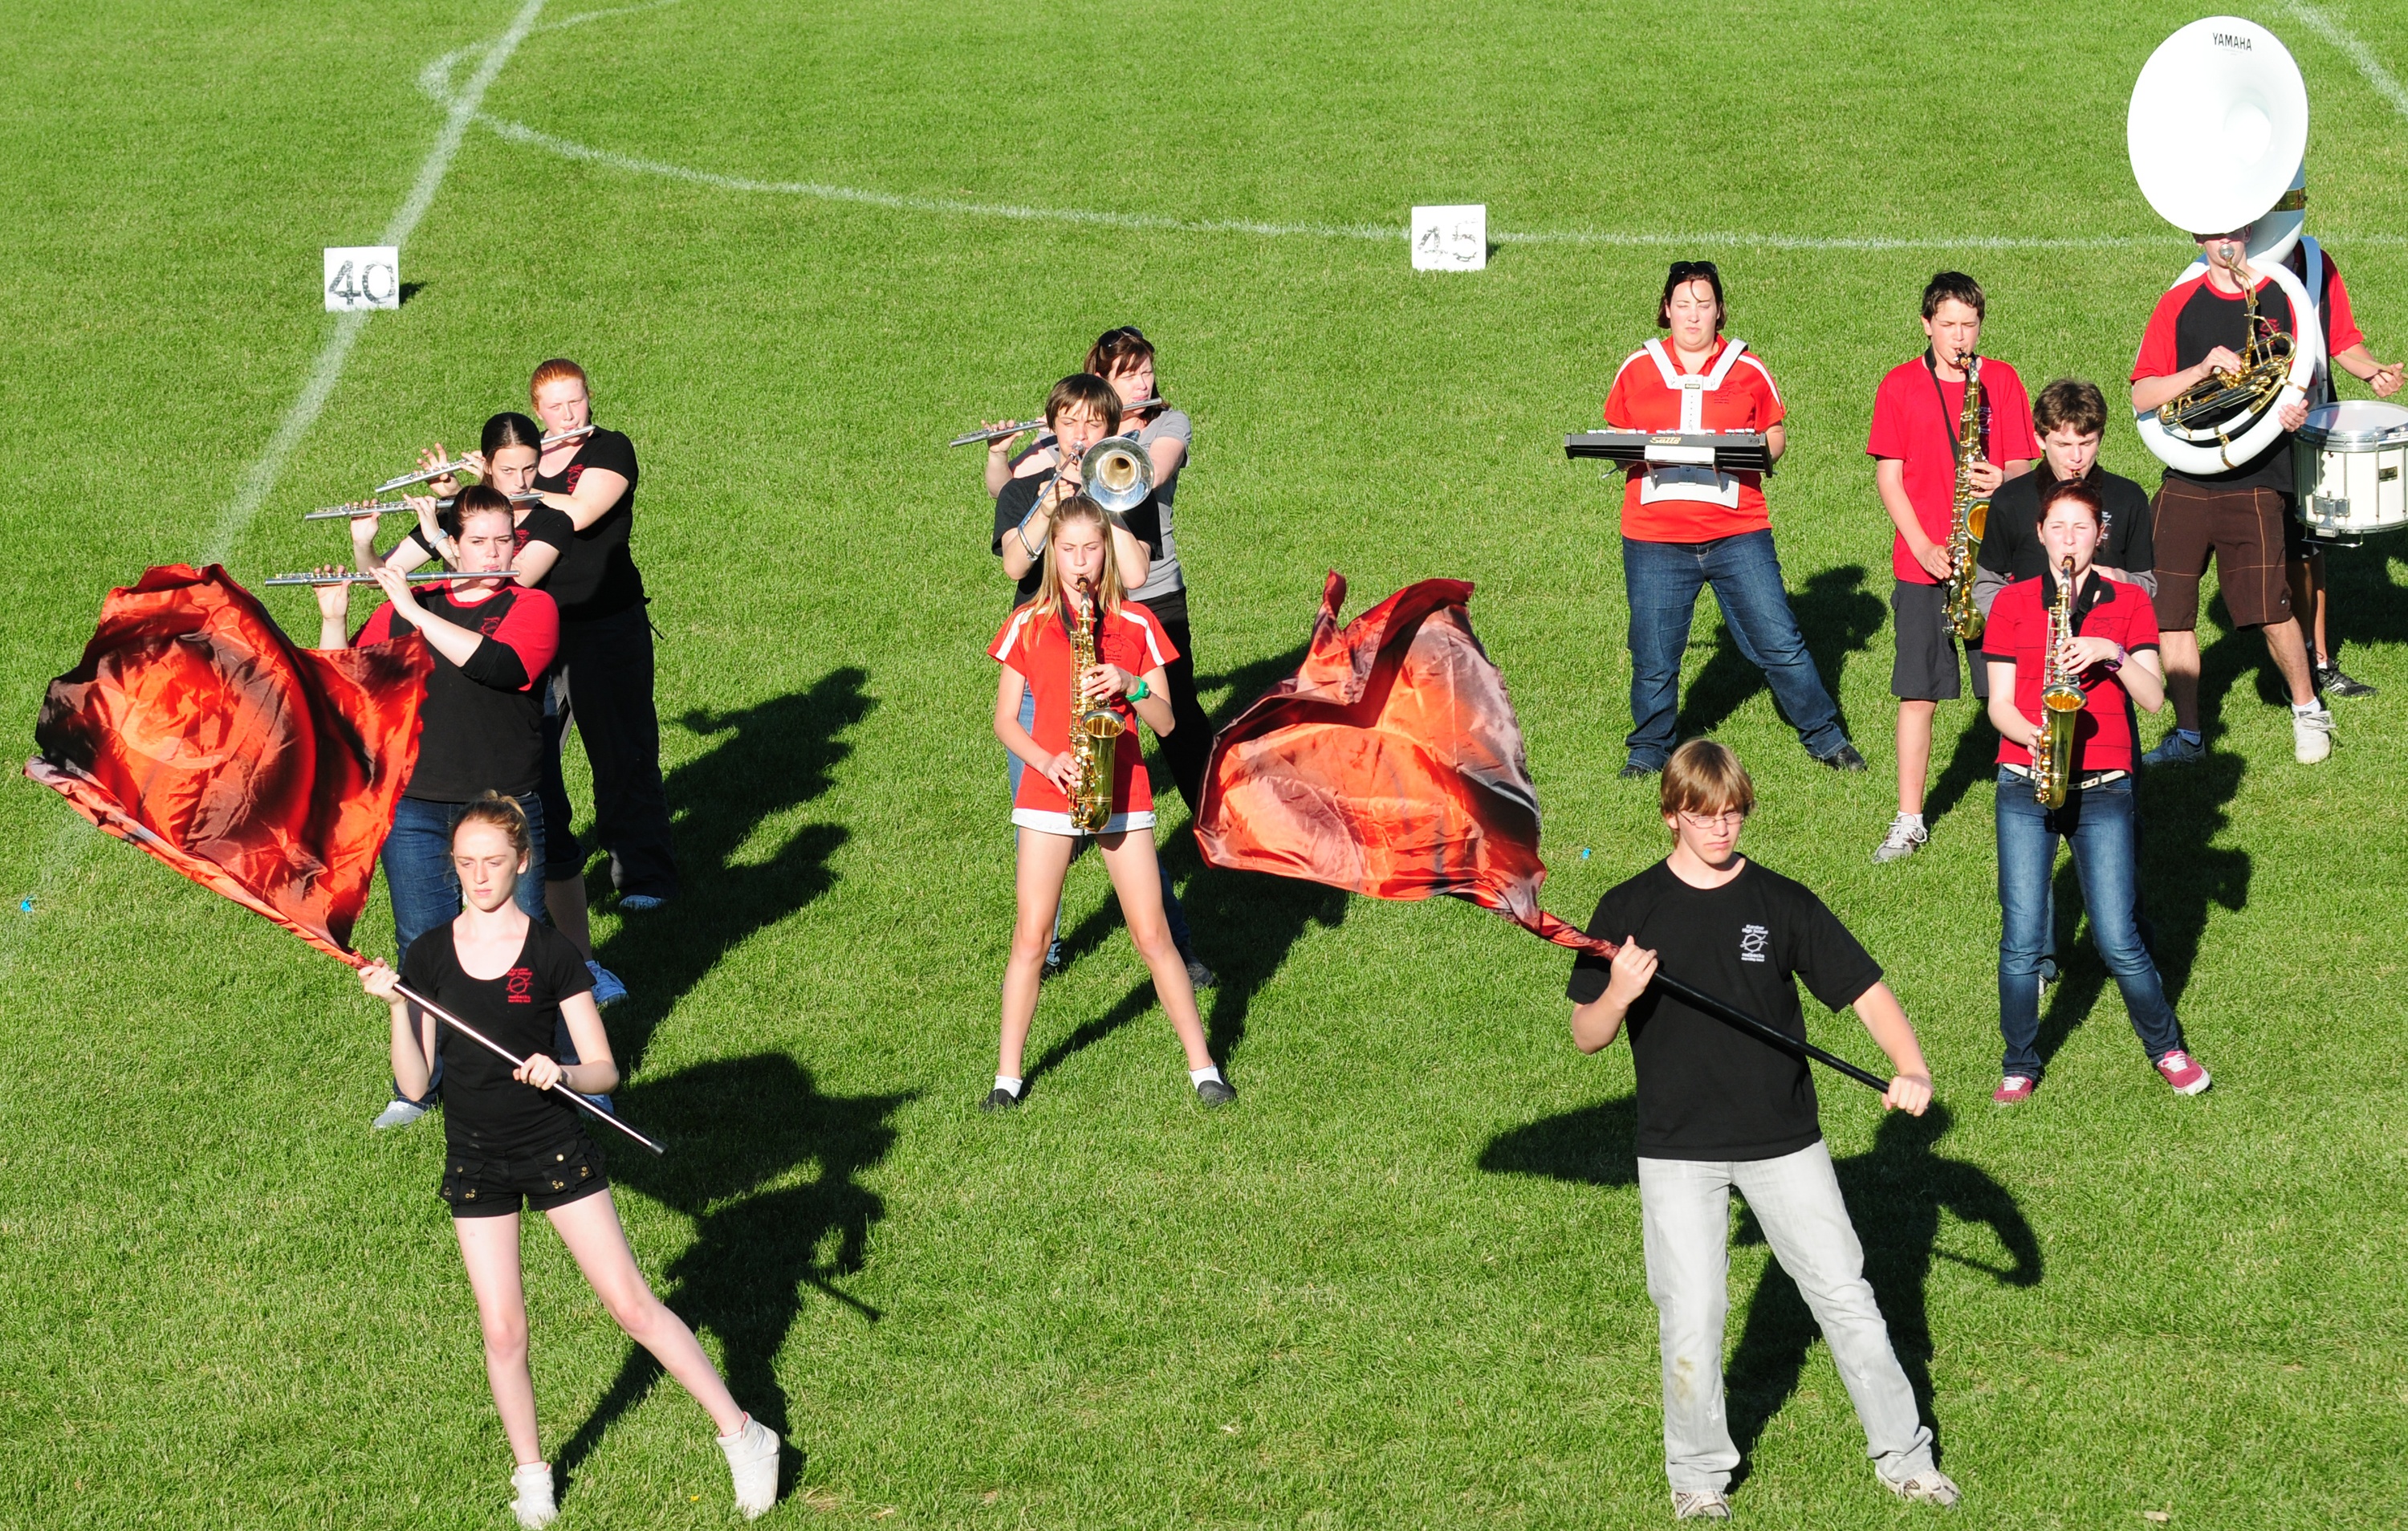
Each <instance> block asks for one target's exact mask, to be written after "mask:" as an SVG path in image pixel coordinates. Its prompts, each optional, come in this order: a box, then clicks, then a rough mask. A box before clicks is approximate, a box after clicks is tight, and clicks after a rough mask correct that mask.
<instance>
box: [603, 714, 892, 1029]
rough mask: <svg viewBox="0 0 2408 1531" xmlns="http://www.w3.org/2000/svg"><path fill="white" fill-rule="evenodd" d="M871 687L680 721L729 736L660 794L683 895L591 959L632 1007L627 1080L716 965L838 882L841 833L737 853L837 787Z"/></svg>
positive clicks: (629, 918) (803, 833) (622, 1013)
mask: <svg viewBox="0 0 2408 1531" xmlns="http://www.w3.org/2000/svg"><path fill="white" fill-rule="evenodd" d="M867 679H868V676H867V673H866V672H863V671H860V670H858V669H843V670H836V671H831V672H828V673H827V674H826V675H824V676H822V677H821V678H820V680H819V681H818V682H817V683H816V684H814V685H813V686H811V688H810V690H808V691H798V692H795V693H793V694H791V695H788V696H782V697H777V698H774V699H772V700H770V701H765V702H762V703H760V704H758V705H757V706H753V707H747V708H743V709H741V710H740V711H737V712H732V713H688V714H687V715H685V719H684V722H685V726H686V727H687V728H688V729H692V730H694V731H695V733H698V734H702V735H705V736H710V735H724V736H725V737H724V739H722V740H721V741H720V742H719V744H717V745H716V746H715V747H713V748H712V749H711V750H710V752H709V753H708V754H705V755H702V756H700V757H697V758H695V759H692V760H689V761H687V762H686V763H685V764H683V765H681V766H679V767H678V768H677V769H676V770H675V771H673V772H671V773H669V776H668V779H667V783H666V784H665V785H666V786H667V791H668V800H669V802H670V805H671V808H672V810H673V811H674V812H675V813H676V815H677V820H676V825H675V831H674V832H675V835H676V846H677V857H678V862H679V865H680V866H681V867H682V868H684V869H685V875H684V877H683V878H682V879H681V880H682V882H683V885H684V890H683V891H682V892H681V894H680V895H679V897H678V898H677V899H675V900H674V901H672V902H671V903H669V905H668V906H667V908H666V909H662V910H660V911H658V912H656V913H652V914H643V915H626V916H624V917H622V918H621V920H620V924H619V929H618V930H617V931H616V932H614V933H612V934H611V936H610V937H609V940H607V941H604V942H601V943H598V944H597V945H596V946H595V952H594V956H595V960H597V961H599V962H600V963H601V964H602V965H603V966H604V967H607V968H609V969H612V970H613V971H615V972H617V973H619V974H621V975H624V976H625V977H626V979H627V980H628V988H629V990H630V992H629V994H628V997H627V998H626V999H624V1000H623V1001H621V1002H620V1003H619V1004H614V1005H612V1006H611V1007H610V1010H609V1017H608V1019H609V1031H610V1042H611V1047H612V1050H613V1051H614V1052H616V1053H617V1055H618V1058H619V1061H620V1067H621V1069H622V1070H623V1072H624V1073H626V1074H628V1075H629V1076H633V1075H634V1074H635V1072H636V1070H637V1069H638V1067H639V1066H640V1065H641V1064H642V1062H643V1058H644V1050H645V1048H646V1047H648V1046H649V1045H650V1044H651V1042H652V1033H653V1031H654V1030H655V1029H656V1028H657V1027H658V1026H659V1025H660V1023H661V1022H662V1020H664V1019H665V1018H667V1016H668V1014H669V1012H670V1011H672V1010H674V1009H675V1008H677V1004H678V1002H679V1001H680V1000H681V999H683V998H684V997H685V996H686V995H687V994H688V993H690V992H692V991H693V989H694V987H695V985H696V984H698V983H700V982H701V981H702V980H703V978H704V977H705V976H707V975H709V974H710V970H711V969H712V968H714V967H716V966H718V965H719V961H720V959H722V958H724V957H725V956H726V955H727V954H728V953H729V952H730V951H733V950H734V949H735V948H736V947H738V946H741V945H743V943H744V942H746V941H747V940H749V939H751V938H752V937H753V935H754V934H755V933H756V932H760V931H763V930H766V929H767V928H768V927H769V926H771V925H774V924H776V923H777V922H778V921H780V920H781V919H783V918H785V917H787V916H788V915H791V914H793V913H794V912H795V911H796V910H797V909H800V908H802V907H803V906H804V905H805V904H807V903H810V902H811V900H813V899H815V898H817V897H819V896H820V895H821V894H822V893H824V892H826V891H827V889H828V888H829V887H830V886H831V885H832V884H833V883H834V882H835V880H836V878H835V874H833V873H831V872H830V871H829V870H828V861H829V859H830V858H832V857H833V856H834V855H835V854H836V852H837V850H838V849H839V847H840V846H842V845H843V844H844V843H845V840H846V838H847V832H846V830H844V829H843V828H842V827H841V826H839V825H835V824H807V825H804V826H803V827H802V828H801V829H799V830H796V831H795V833H794V834H793V835H792V836H790V837H788V838H787V839H786V840H785V841H784V842H783V843H782V844H781V845H778V846H777V847H776V848H775V849H774V850H772V851H771V852H770V853H769V854H768V855H767V856H766V857H762V858H759V859H753V858H750V857H746V856H744V855H743V854H742V853H743V851H744V847H745V845H746V843H747V842H748V841H750V840H751V839H752V837H753V833H754V831H755V830H758V829H759V828H760V826H761V825H762V823H763V821H764V820H766V819H767V818H769V817H770V816H773V815H776V814H780V813H782V812H785V811H786V810H788V809H792V808H796V807H798V806H800V805H801V804H804V803H807V802H810V801H811V800H812V799H814V798H817V797H819V796H820V795H821V794H823V793H824V792H825V791H826V790H827V789H828V787H830V786H831V785H833V778H832V777H831V776H830V774H829V773H831V772H832V771H833V770H834V769H835V768H836V766H837V765H838V764H839V762H841V761H842V760H843V759H844V758H845V757H846V756H848V755H850V754H852V753H853V746H852V745H850V744H846V743H844V741H843V740H842V739H841V738H840V737H839V735H841V734H842V733H843V732H844V730H845V729H849V728H851V727H853V725H854V724H856V723H858V722H860V721H861V720H862V719H863V718H864V717H866V716H867V715H868V714H869V710H870V709H871V708H872V707H874V706H876V705H877V701H876V700H875V699H873V698H871V697H869V696H868V695H867V694H866V693H864V691H863V690H862V685H863V683H864V682H865V681H867ZM608 867H609V862H608V860H607V859H603V860H601V861H600V862H598V863H597V870H596V871H595V874H594V875H595V876H596V877H599V878H601V879H603V887H602V888H591V885H590V884H589V889H590V890H591V891H592V893H593V895H594V896H595V899H596V900H597V902H598V900H599V898H600V897H601V895H602V893H603V892H604V891H607V888H608Z"/></svg>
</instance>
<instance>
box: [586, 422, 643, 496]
mask: <svg viewBox="0 0 2408 1531" xmlns="http://www.w3.org/2000/svg"><path fill="white" fill-rule="evenodd" d="M578 460H579V461H580V462H582V463H583V464H584V465H585V466H586V467H588V468H598V469H602V470H603V471H604V472H606V473H617V474H619V475H620V476H621V477H623V478H624V479H625V480H626V481H627V487H628V488H630V489H632V488H634V487H635V486H636V443H635V442H633V441H629V440H627V438H626V437H625V436H624V435H623V434H621V433H620V432H618V431H615V430H597V431H595V433H594V435H593V437H592V438H591V439H590V440H589V441H587V442H586V444H585V450H584V451H583V452H581V453H579V454H578Z"/></svg>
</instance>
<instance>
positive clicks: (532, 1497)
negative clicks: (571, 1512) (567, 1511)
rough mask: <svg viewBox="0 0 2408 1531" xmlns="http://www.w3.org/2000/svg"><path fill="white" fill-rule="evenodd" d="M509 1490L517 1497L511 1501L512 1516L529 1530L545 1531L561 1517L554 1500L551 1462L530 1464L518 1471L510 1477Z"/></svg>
mask: <svg viewBox="0 0 2408 1531" xmlns="http://www.w3.org/2000/svg"><path fill="white" fill-rule="evenodd" d="M510 1487H511V1488H512V1489H513V1490H515V1491H517V1494H518V1497H517V1498H515V1499H512V1500H511V1501H510V1513H511V1514H513V1515H515V1516H517V1517H518V1522H519V1524H521V1525H523V1526H525V1527H526V1528H527V1531H543V1527H545V1526H547V1525H550V1524H552V1522H553V1521H554V1520H556V1519H558V1518H559V1516H560V1509H559V1507H558V1506H556V1505H554V1504H553V1503H552V1464H551V1463H549V1462H530V1463H528V1464H527V1465H526V1466H523V1467H521V1468H519V1469H518V1470H516V1471H515V1472H513V1473H511V1474H510Z"/></svg>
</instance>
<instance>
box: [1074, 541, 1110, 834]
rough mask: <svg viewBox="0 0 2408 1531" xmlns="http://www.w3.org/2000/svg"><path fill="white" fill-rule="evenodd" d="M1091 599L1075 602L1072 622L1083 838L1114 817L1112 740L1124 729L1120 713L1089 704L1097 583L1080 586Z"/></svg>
mask: <svg viewBox="0 0 2408 1531" xmlns="http://www.w3.org/2000/svg"><path fill="white" fill-rule="evenodd" d="M1079 593H1080V594H1081V595H1082V596H1084V597H1085V598H1086V605H1085V606H1084V607H1083V608H1082V607H1079V606H1077V605H1076V603H1075V602H1074V603H1073V607H1072V611H1071V620H1070V686H1071V696H1070V772H1071V777H1070V794H1069V795H1070V823H1071V826H1072V827H1073V828H1075V829H1077V830H1079V831H1080V832H1081V833H1082V834H1093V833H1095V832H1096V831H1097V830H1100V829H1102V828H1103V827H1104V825H1105V824H1106V823H1107V822H1109V821H1110V820H1111V816H1112V756H1113V752H1114V744H1113V740H1114V739H1115V738H1117V737H1118V735H1119V734H1120V731H1121V729H1122V726H1123V725H1122V723H1121V719H1120V715H1119V714H1117V713H1115V712H1113V711H1112V710H1111V708H1109V707H1103V706H1097V704H1095V703H1093V702H1091V701H1088V700H1087V694H1086V688H1085V686H1084V684H1083V683H1084V682H1085V680H1086V678H1087V672H1089V671H1090V670H1093V669H1095V668H1096V607H1097V596H1096V586H1095V582H1093V581H1092V580H1091V581H1088V582H1086V583H1085V584H1082V585H1080V587H1079Z"/></svg>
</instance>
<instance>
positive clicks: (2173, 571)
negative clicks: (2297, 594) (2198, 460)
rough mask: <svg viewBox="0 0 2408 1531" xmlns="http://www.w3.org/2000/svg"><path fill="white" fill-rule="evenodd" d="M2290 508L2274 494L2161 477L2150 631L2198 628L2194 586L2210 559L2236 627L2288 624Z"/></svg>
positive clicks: (2285, 498) (2283, 496) (2282, 497)
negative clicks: (2154, 626) (2154, 608)
mask: <svg viewBox="0 0 2408 1531" xmlns="http://www.w3.org/2000/svg"><path fill="white" fill-rule="evenodd" d="M2290 501H2291V497H2290V496H2288V495H2286V494H2284V493H2282V492H2281V491H2279V490H2275V489H2263V488H2258V489H2227V488H2221V487H2218V486H2216V485H2214V484H2192V483H2189V482H2187V481H2186V480H2183V479H2178V478H2175V477H2173V476H2172V475H2171V474H2168V475H2167V476H2166V481H2165V484H2164V485H2163V486H2162V487H2160V488H2159V489H2158V490H2157V499H2156V501H2155V513H2156V522H2155V526H2154V530H2155V534H2156V541H2157V627H2158V628H2160V629H2162V630H2163V631H2166V632H2189V631H2191V630H2193V629H2194V628H2197V627H2198V626H2199V581H2200V575H2202V574H2204V573H2206V572H2207V560H2208V558H2209V556H2211V555H2213V556H2214V559H2215V579H2216V584H2217V585H2218V586H2219V587H2221V588H2222V590H2223V591H2224V604H2225V605H2226V606H2227V607H2228V608H2229V609H2230V611H2231V613H2232V620H2233V623H2234V624H2235V625H2236V626H2239V627H2243V628H2262V627H2265V626H2267V625H2268V624H2270V623H2274V622H2282V621H2285V620H2287V619H2288V618H2289V616H2290V614H2291V574H2290V569H2289V565H2288V563H2287V560H2286V544H2287V542H2288V540H2289V539H2288V535H2287V532H2286V525H2285V523H2286V519H2287V517H2288V515H2289V513H2290Z"/></svg>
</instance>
